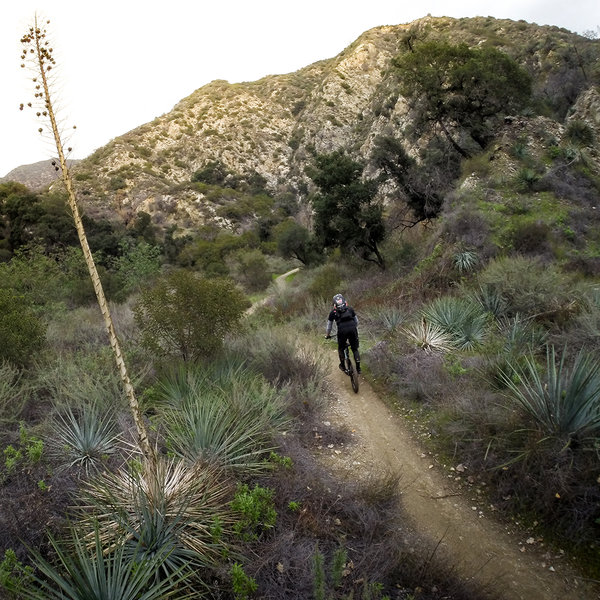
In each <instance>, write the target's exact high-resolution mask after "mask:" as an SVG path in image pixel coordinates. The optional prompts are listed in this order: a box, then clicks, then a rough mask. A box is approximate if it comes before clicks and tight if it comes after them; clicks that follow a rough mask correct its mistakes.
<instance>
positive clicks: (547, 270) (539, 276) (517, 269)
mask: <svg viewBox="0 0 600 600" xmlns="http://www.w3.org/2000/svg"><path fill="white" fill-rule="evenodd" d="M479 283H480V285H481V286H482V288H483V289H487V290H488V293H490V290H494V291H495V292H496V293H498V294H500V296H501V297H502V298H503V300H504V301H505V302H506V310H505V314H506V316H513V317H514V316H516V315H517V314H520V315H521V316H522V317H537V318H538V319H545V320H557V319H560V318H563V317H568V316H569V313H570V311H571V310H572V308H573V302H574V300H575V299H576V295H575V294H574V281H573V278H572V277H571V276H570V275H567V274H564V273H562V272H561V271H560V269H559V268H558V267H557V266H556V265H555V264H544V263H542V262H541V261H540V260H537V259H535V258H526V257H522V256H515V257H504V258H499V259H497V260H493V261H491V262H490V263H489V264H488V266H487V267H486V269H485V270H484V271H482V272H481V273H480V275H479Z"/></svg>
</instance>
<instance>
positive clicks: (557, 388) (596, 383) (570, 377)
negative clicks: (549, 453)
mask: <svg viewBox="0 0 600 600" xmlns="http://www.w3.org/2000/svg"><path fill="white" fill-rule="evenodd" d="M566 359H567V352H566V349H564V350H563V352H562V355H561V357H560V359H559V360H557V357H556V353H555V349H554V346H548V347H547V349H546V365H545V370H543V371H542V369H541V368H540V367H539V366H538V365H537V363H536V362H535V359H534V357H533V355H530V356H529V357H527V358H526V359H525V360H524V366H523V367H520V366H512V365H509V368H508V369H507V371H506V372H504V373H502V374H501V378H502V380H503V382H504V384H505V385H506V388H507V390H508V392H509V398H510V399H511V400H512V401H513V402H515V403H516V404H517V405H518V406H520V407H521V408H522V409H523V410H524V411H525V412H526V413H527V414H528V415H530V416H531V417H532V418H533V419H534V421H535V423H536V424H537V425H538V426H539V427H540V428H541V429H542V431H543V432H544V433H545V434H546V435H549V436H556V437H559V438H561V439H563V440H564V441H565V443H566V444H569V443H570V442H571V441H572V440H574V439H578V440H581V439H583V438H585V437H586V436H592V435H597V434H598V432H599V431H600V362H599V361H598V360H596V359H595V358H594V357H592V356H591V355H590V354H585V353H584V352H580V353H579V354H578V355H577V357H576V358H575V361H574V363H573V365H572V367H570V368H569V367H567V365H566Z"/></svg>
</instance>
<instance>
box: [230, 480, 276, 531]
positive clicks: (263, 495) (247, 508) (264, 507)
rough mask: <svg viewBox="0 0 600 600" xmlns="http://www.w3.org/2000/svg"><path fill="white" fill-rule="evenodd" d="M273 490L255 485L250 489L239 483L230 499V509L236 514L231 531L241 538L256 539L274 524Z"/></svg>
mask: <svg viewBox="0 0 600 600" xmlns="http://www.w3.org/2000/svg"><path fill="white" fill-rule="evenodd" d="M274 493H275V492H274V490H272V489H270V488H264V487H261V486H259V485H255V486H254V488H252V489H250V488H249V487H248V485H247V484H240V485H238V488H237V490H236V493H235V497H234V499H233V500H232V501H231V503H230V506H231V510H232V511H233V512H234V514H236V515H237V516H238V520H237V521H236V522H235V523H234V525H233V531H234V533H236V534H237V535H238V536H239V537H241V538H242V539H243V540H246V541H250V540H255V539H258V538H259V536H260V535H261V534H262V533H263V532H264V531H267V530H269V529H271V528H272V527H274V525H275V521H276V519H277V512H276V511H275V507H274V505H273V496H274Z"/></svg>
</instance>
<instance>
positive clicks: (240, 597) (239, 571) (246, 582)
mask: <svg viewBox="0 0 600 600" xmlns="http://www.w3.org/2000/svg"><path fill="white" fill-rule="evenodd" d="M231 585H232V588H233V595H234V598H235V600H247V599H248V598H250V596H252V595H253V594H254V593H255V592H256V590H257V589H258V584H257V583H256V581H255V580H254V579H253V578H252V577H249V576H248V575H246V573H245V572H244V567H243V566H242V565H241V564H240V563H237V562H236V563H233V565H232V567H231Z"/></svg>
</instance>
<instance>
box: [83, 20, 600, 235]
mask: <svg viewBox="0 0 600 600" xmlns="http://www.w3.org/2000/svg"><path fill="white" fill-rule="evenodd" d="M430 41H438V42H440V41H443V42H448V43H452V44H456V43H466V44H468V45H469V46H470V47H479V46H486V47H487V46H489V47H492V48H495V49H497V50H500V51H502V52H503V53H506V54H507V55H509V56H510V57H512V58H513V59H514V60H515V61H516V62H517V63H518V64H519V65H520V66H522V67H523V68H524V69H525V70H526V71H527V72H528V73H529V74H530V75H531V77H532V80H533V85H532V101H531V107H530V108H529V109H528V111H525V112H523V113H522V114H521V115H520V119H521V120H520V122H521V123H532V124H535V123H537V125H531V126H529V125H528V127H533V128H536V127H537V129H538V130H544V131H552V133H553V136H554V139H553V141H552V143H553V144H555V145H560V144H561V142H562V139H563V135H564V131H565V126H566V124H567V123H568V122H569V121H571V120H575V119H583V120H584V121H585V122H586V123H588V124H589V125H590V126H591V127H595V128H597V127H598V126H599V125H598V119H599V117H598V94H597V92H594V91H592V90H591V88H593V85H594V83H595V84H598V81H599V78H600V75H599V66H598V61H599V56H600V42H599V41H598V40H589V39H586V38H583V37H581V36H578V35H576V34H572V33H570V32H568V31H566V30H564V29H559V28H557V27H548V26H543V27H540V26H537V25H534V24H528V23H525V22H513V21H509V20H498V19H493V18H483V17H480V18H472V19H466V18H465V19H450V18H432V17H426V18H423V19H420V20H418V21H415V22H413V23H409V24H405V25H398V26H386V27H378V28H375V29H372V30H370V31H367V32H365V33H364V34H363V35H361V36H360V37H359V38H358V39H357V40H356V41H355V42H354V43H353V44H351V45H350V46H348V47H347V48H345V49H344V50H343V51H342V52H340V54H338V55H337V56H336V57H334V58H332V59H329V60H324V61H321V62H317V63H315V64H313V65H309V66H307V67H306V68H304V69H301V70H299V71H297V72H294V73H289V74H285V75H276V76H269V77H265V78H264V79H261V80H259V81H255V82H247V83H239V84H229V83H227V82H226V81H213V82H212V83H210V84H208V85H206V86H204V87H202V88H200V89H198V90H196V91H195V92H194V93H193V94H191V95H190V96H188V97H187V98H184V99H183V100H181V102H179V103H178V104H177V105H176V106H175V107H174V108H173V110H172V111H170V112H169V113H167V114H165V115H162V116H161V117H158V118H157V119H155V120H154V121H152V122H151V123H147V124H145V125H142V126H140V127H138V128H136V129H134V130H132V131H130V132H128V133H126V134H124V135H122V136H120V137H118V138H116V139H114V140H113V141H111V142H110V143H109V144H107V145H106V146H105V147H103V148H100V149H99V150H98V151H96V152H95V153H94V154H93V155H91V156H90V157H88V158H87V159H85V160H84V161H82V163H81V164H80V165H78V166H77V169H76V179H77V180H78V181H79V186H80V192H81V195H82V198H84V199H85V202H86V205H87V206H88V207H89V209H90V210H93V211H100V212H103V213H113V214H114V211H117V213H118V214H119V215H120V216H121V218H123V219H125V220H129V219H130V218H131V217H132V215H134V214H135V213H137V212H138V211H140V210H143V211H145V212H149V213H150V214H152V215H153V220H154V222H155V223H156V224H159V225H161V226H167V225H173V224H177V225H178V226H179V228H180V230H183V231H185V230H187V229H188V228H190V227H191V228H193V227H197V226H198V225H199V224H200V223H205V222H210V221H213V220H215V216H216V213H217V212H218V210H219V206H220V205H226V204H228V203H229V202H231V201H235V200H236V199H239V192H240V189H241V188H242V187H243V186H241V185H240V182H241V183H243V182H246V183H248V182H253V181H258V182H259V183H260V184H261V185H262V186H263V187H264V188H265V189H266V190H267V191H268V192H269V193H270V194H271V195H274V196H278V197H284V196H286V195H291V196H292V197H293V198H294V199H295V201H297V202H299V203H300V205H302V204H304V203H305V200H306V197H307V194H308V192H309V190H310V180H309V179H308V177H307V176H306V174H305V168H306V166H307V165H308V164H310V162H311V161H312V158H313V156H314V154H315V153H323V152H329V151H332V150H334V149H338V148H343V149H345V150H346V151H347V152H349V153H350V154H351V155H352V156H353V157H354V158H357V159H360V160H362V161H364V162H366V163H367V171H366V172H367V173H370V174H371V175H372V176H374V175H376V174H377V173H378V167H377V165H375V164H374V163H373V160H372V151H373V144H374V140H375V139H376V138H377V136H382V135H384V136H387V137H391V138H394V139H396V140H399V141H400V143H401V144H402V146H403V147H404V149H405V150H406V151H407V152H408V153H409V154H410V155H411V156H413V157H415V158H416V160H417V161H419V162H420V163H426V162H427V161H428V160H430V158H429V157H428V156H426V155H427V154H429V155H431V154H432V152H433V150H432V144H431V135H432V132H431V131H418V130H415V127H414V122H415V112H414V111H415V102H414V101H413V102H409V101H408V100H407V99H406V98H405V97H403V96H402V95H401V93H400V87H401V84H402V80H403V75H402V71H401V69H398V68H394V66H393V59H394V58H395V57H397V56H399V55H404V54H406V53H408V52H410V50H409V49H410V48H411V47H413V46H415V45H419V44H424V43H426V42H430ZM536 113H537V116H536ZM498 116H500V115H498ZM535 119H537V121H536V120H535ZM540 119H542V120H541V121H540ZM544 119H546V120H544ZM451 127H453V129H454V131H453V133H454V134H455V135H456V137H458V138H460V137H461V136H462V137H463V138H464V137H465V134H464V131H461V128H460V126H459V125H456V124H455V125H451ZM514 130H515V127H514V125H513V124H512V121H511V123H507V127H506V129H505V130H503V128H502V127H499V128H497V129H496V130H495V134H496V136H497V139H498V140H499V144H498V146H500V148H501V143H502V142H501V141H502V139H503V136H504V135H505V133H506V134H508V135H512V133H511V132H514ZM433 135H434V136H435V135H437V134H435V133H434V134H433ZM437 151H438V152H439V151H446V150H444V149H443V147H442V148H441V149H440V148H438V150H437ZM475 151H483V148H481V147H476V148H475ZM590 160H592V161H593V164H594V168H595V169H597V167H598V164H599V163H598V160H599V158H598V155H597V152H593V153H591V157H590ZM207 166H209V167H211V166H213V167H214V166H217V167H218V169H221V170H222V171H223V173H224V176H223V178H222V180H221V181H219V182H218V183H220V184H221V187H222V188H223V187H224V188H225V191H223V190H219V191H218V192H217V191H216V190H214V189H212V188H211V189H207V188H206V186H204V187H202V186H198V185H197V184H196V185H193V184H192V183H191V180H192V178H193V176H194V174H195V173H197V172H198V171H199V170H202V169H205V168H206V167H207ZM433 168H434V169H435V168H436V167H435V165H433ZM227 176H228V177H229V184H228V182H227ZM452 177H455V174H453V175H452ZM232 179H233V180H234V182H235V184H236V185H237V187H238V190H237V191H235V192H232V191H231V188H232V187H235V186H234V185H233V184H231V181H232ZM230 184H231V185H230ZM228 190H229V191H228ZM381 193H382V194H384V196H385V201H387V202H390V201H394V199H396V198H397V196H398V194H397V190H395V189H394V187H393V186H392V187H388V189H387V190H386V189H382V192H381ZM221 212H223V211H221ZM225 213H226V211H225ZM247 216H248V217H250V218H252V215H251V214H250V215H247ZM254 216H256V215H254ZM216 220H217V222H218V223H219V224H220V225H225V226H228V227H232V228H233V229H236V228H237V227H239V225H240V222H241V221H243V218H241V217H239V215H238V216H237V218H231V216H228V215H227V214H225V217H223V214H221V218H217V219H216Z"/></svg>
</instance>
